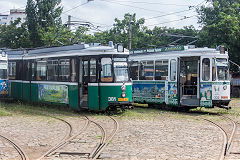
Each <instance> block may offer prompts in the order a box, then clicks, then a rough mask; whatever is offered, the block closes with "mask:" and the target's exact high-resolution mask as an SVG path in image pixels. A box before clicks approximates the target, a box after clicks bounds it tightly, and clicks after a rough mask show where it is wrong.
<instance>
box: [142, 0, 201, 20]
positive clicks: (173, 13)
mask: <svg viewBox="0 0 240 160" xmlns="http://www.w3.org/2000/svg"><path fill="white" fill-rule="evenodd" d="M205 1H206V0H204V1H202V2H201V3H199V4H197V5H195V6H189V9H186V10H182V11H177V12H172V13H168V14H164V15H159V16H154V17H150V18H146V19H145V20H150V19H155V18H161V17H165V16H169V15H175V14H177V13H183V12H188V11H190V10H192V9H193V8H197V7H198V6H200V5H201V4H203V3H204V2H205Z"/></svg>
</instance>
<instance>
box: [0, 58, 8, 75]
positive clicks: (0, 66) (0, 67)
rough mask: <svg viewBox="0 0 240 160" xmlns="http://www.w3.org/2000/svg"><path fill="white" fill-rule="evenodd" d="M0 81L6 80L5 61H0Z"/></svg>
mask: <svg viewBox="0 0 240 160" xmlns="http://www.w3.org/2000/svg"><path fill="white" fill-rule="evenodd" d="M0 79H7V61H0Z"/></svg>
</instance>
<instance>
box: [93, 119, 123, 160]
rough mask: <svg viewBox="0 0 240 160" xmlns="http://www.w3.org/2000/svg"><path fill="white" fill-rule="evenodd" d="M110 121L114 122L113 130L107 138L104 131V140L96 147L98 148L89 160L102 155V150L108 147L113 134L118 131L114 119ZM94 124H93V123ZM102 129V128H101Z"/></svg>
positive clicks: (117, 125)
mask: <svg viewBox="0 0 240 160" xmlns="http://www.w3.org/2000/svg"><path fill="white" fill-rule="evenodd" d="M110 118H111V119H112V121H113V122H114V129H113V131H112V132H111V133H110V135H109V136H108V137H106V131H105V130H104V132H105V133H104V139H103V140H102V141H101V142H100V144H99V145H98V147H97V148H96V149H95V150H94V152H92V154H91V156H90V158H92V159H97V158H98V157H99V156H100V154H101V153H102V151H103V150H104V148H105V147H106V146H107V145H108V143H109V142H110V141H111V140H112V138H113V137H114V136H115V134H116V133H117V131H118V129H119V124H118V122H117V120H116V119H114V118H113V117H110ZM93 123H95V122H93ZM101 128H102V127H101Z"/></svg>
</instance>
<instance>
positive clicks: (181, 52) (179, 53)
mask: <svg viewBox="0 0 240 160" xmlns="http://www.w3.org/2000/svg"><path fill="white" fill-rule="evenodd" d="M169 48H171V47H169ZM148 50H149V49H147V50H145V52H144V51H143V52H141V51H139V53H133V52H132V53H130V57H129V59H130V60H134V59H138V58H139V59H154V58H161V57H164V58H165V57H194V56H216V55H219V56H223V57H228V52H225V53H220V51H219V50H218V49H214V48H207V47H204V48H188V47H187V46H179V49H178V50H173V51H161V50H160V51H157V52H156V51H155V52H148ZM167 50H168V49H167ZM169 50H171V49H169ZM149 51H151V50H149ZM149 55H151V56H149Z"/></svg>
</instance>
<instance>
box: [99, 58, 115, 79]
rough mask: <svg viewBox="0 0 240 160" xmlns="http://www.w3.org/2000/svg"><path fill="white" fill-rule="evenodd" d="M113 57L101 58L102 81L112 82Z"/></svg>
mask: <svg viewBox="0 0 240 160" xmlns="http://www.w3.org/2000/svg"><path fill="white" fill-rule="evenodd" d="M112 81H113V78H112V59H111V58H102V59H101V82H112Z"/></svg>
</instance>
